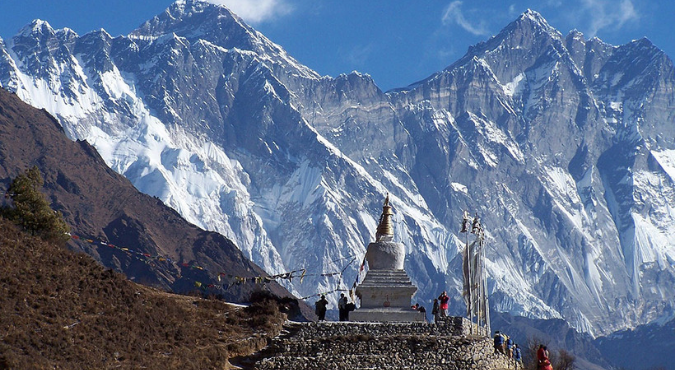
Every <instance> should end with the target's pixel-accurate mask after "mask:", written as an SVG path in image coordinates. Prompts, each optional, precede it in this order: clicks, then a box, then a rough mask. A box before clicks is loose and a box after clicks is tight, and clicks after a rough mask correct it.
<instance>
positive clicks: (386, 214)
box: [375, 193, 394, 242]
mask: <svg viewBox="0 0 675 370" xmlns="http://www.w3.org/2000/svg"><path fill="white" fill-rule="evenodd" d="M392 216H394V212H392V211H391V206H390V205H389V193H387V197H386V198H385V199H384V205H383V206H382V215H380V224H379V225H377V232H376V233H375V241H376V242H379V241H391V240H392V239H393V238H394V225H393V224H392V222H391V218H392Z"/></svg>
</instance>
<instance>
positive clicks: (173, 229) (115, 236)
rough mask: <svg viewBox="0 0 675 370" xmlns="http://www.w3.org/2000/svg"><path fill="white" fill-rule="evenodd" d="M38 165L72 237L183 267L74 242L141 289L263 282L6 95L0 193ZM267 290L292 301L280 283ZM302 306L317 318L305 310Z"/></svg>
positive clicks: (237, 292)
mask: <svg viewBox="0 0 675 370" xmlns="http://www.w3.org/2000/svg"><path fill="white" fill-rule="evenodd" d="M33 165H37V166H38V168H39V169H40V171H41V172H42V175H43V177H44V180H45V185H44V192H45V193H46V195H47V197H48V200H49V202H50V204H51V206H52V208H53V209H55V210H58V211H60V212H61V213H62V214H63V216H64V218H65V221H66V223H68V225H69V226H70V227H71V229H72V231H73V233H74V234H76V235H81V236H83V237H86V238H90V239H94V240H97V241H99V240H100V241H106V242H108V243H110V244H113V245H116V246H120V247H126V248H130V249H132V250H134V251H138V252H142V253H148V254H151V255H161V256H166V257H169V258H171V259H172V260H173V261H175V262H177V263H169V262H161V261H157V260H154V261H145V260H142V259H139V258H137V256H135V255H133V254H131V253H123V252H121V251H120V250H118V249H115V248H109V247H106V246H102V245H100V244H99V243H98V242H97V243H86V242H82V241H79V242H78V241H75V240H73V241H71V243H70V247H71V248H73V249H76V250H82V251H84V252H86V253H87V254H89V255H91V256H92V257H93V258H94V259H96V260H97V261H99V262H101V263H102V264H103V265H105V266H107V267H110V268H114V269H115V270H116V271H120V272H123V273H124V274H126V275H127V276H128V277H129V278H130V279H132V280H134V281H136V282H140V283H143V284H147V285H152V286H156V287H161V288H163V289H169V290H172V291H175V292H187V291H190V290H192V289H194V282H195V281H199V282H202V283H204V284H208V283H217V281H214V278H215V274H217V273H219V272H224V273H226V274H231V275H234V276H242V277H251V276H257V275H264V272H263V271H262V269H260V268H259V267H258V266H256V265H255V264H253V263H252V262H250V261H249V260H247V259H246V258H245V257H244V256H243V255H242V253H241V252H240V251H239V249H238V248H237V247H236V246H235V245H234V244H233V243H232V242H231V241H230V240H229V239H227V238H225V237H224V236H222V235H220V234H217V233H213V232H207V231H204V230H201V229H199V228H198V227H196V226H194V225H192V224H190V223H188V222H187V221H185V220H184V219H183V218H181V216H180V215H179V214H178V213H177V212H175V211H174V210H173V209H171V208H169V207H166V206H165V205H164V204H163V203H162V202H161V201H160V200H159V199H157V198H153V197H150V196H147V195H145V194H142V193H140V192H139V191H137V190H136V189H135V188H134V187H133V185H132V184H131V183H130V182H129V181H128V180H127V179H126V178H124V177H123V176H121V175H119V174H117V173H115V172H114V171H112V170H111V169H110V168H109V167H108V166H107V165H106V164H105V162H104V161H103V159H102V158H101V157H100V156H99V155H98V153H97V152H96V150H95V149H94V148H93V147H91V146H90V145H89V144H88V143H86V142H81V141H79V142H73V141H71V140H69V139H68V138H67V137H66V136H65V134H64V133H63V130H62V128H61V126H60V125H59V124H58V122H57V121H56V120H55V119H54V118H53V117H52V116H50V115H49V114H48V113H47V112H46V111H44V110H37V109H35V108H33V107H30V106H28V105H27V104H25V103H23V102H22V101H21V100H20V99H18V97H16V96H15V95H14V94H11V93H9V92H7V91H5V90H2V89H0V191H1V192H3V193H4V190H5V189H7V187H8V186H9V183H10V182H11V179H13V178H14V177H16V176H17V174H19V173H20V172H22V171H25V170H26V169H28V168H30V167H31V166H33ZM183 263H187V264H189V265H193V264H197V265H199V266H203V267H204V268H206V271H210V272H211V273H210V274H207V273H205V271H204V270H199V269H194V268H185V267H184V266H183ZM223 283H226V281H223ZM262 288H264V289H266V290H269V291H271V292H272V293H273V294H275V295H277V296H290V293H288V291H287V290H286V289H284V288H282V287H281V286H280V285H278V284H276V283H271V284H266V285H265V286H264V287H262ZM259 289H261V287H260V286H256V285H255V284H250V283H249V284H241V285H236V286H234V287H232V288H230V289H227V290H226V291H221V292H220V294H223V296H224V298H225V299H226V300H228V301H234V302H244V301H247V300H248V298H249V296H250V294H251V293H252V292H254V291H256V290H259ZM216 293H218V292H216ZM301 306H302V309H303V310H304V312H306V314H307V315H312V313H311V310H310V309H309V308H308V307H307V306H306V305H303V304H301Z"/></svg>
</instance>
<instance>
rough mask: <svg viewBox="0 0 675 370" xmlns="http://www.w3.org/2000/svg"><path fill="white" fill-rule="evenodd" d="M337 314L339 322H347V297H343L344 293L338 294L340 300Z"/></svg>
mask: <svg viewBox="0 0 675 370" xmlns="http://www.w3.org/2000/svg"><path fill="white" fill-rule="evenodd" d="M338 312H339V316H340V321H347V315H348V314H349V313H348V311H347V297H345V294H344V293H342V294H340V299H339V300H338Z"/></svg>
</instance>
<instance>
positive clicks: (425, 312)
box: [417, 303, 427, 322]
mask: <svg viewBox="0 0 675 370" xmlns="http://www.w3.org/2000/svg"><path fill="white" fill-rule="evenodd" d="M417 311H419V312H420V313H421V314H422V316H424V322H427V309H426V308H424V306H420V304H419V303H418V304H417Z"/></svg>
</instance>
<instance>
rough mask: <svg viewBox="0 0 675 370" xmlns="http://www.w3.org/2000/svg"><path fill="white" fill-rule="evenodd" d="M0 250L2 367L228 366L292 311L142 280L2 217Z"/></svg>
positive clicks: (278, 326)
mask: <svg viewBox="0 0 675 370" xmlns="http://www.w3.org/2000/svg"><path fill="white" fill-rule="evenodd" d="M0 259H1V260H2V264H0V369H110V368H122V369H129V368H133V369H142V368H149V369H223V368H227V367H228V364H229V363H228V358H229V357H232V356H237V355H242V354H249V353H251V352H253V351H255V350H258V349H260V348H261V347H262V346H264V345H265V344H266V338H267V337H268V336H270V335H276V334H277V333H278V332H279V330H280V329H281V325H282V324H283V322H284V319H285V315H282V314H280V313H279V310H278V308H277V306H276V305H275V304H273V303H272V302H270V301H261V302H259V303H254V304H252V305H251V306H250V307H248V308H245V309H242V308H238V307H234V306H231V305H228V304H226V303H224V302H221V301H217V300H204V299H201V298H195V297H189V296H180V295H173V294H168V293H164V292H161V291H158V290H156V289H153V288H148V287H145V286H143V285H139V284H135V283H133V282H130V281H128V280H126V279H125V278H124V277H123V276H122V275H121V274H118V273H116V272H113V271H112V270H110V269H105V268H103V267H101V266H100V265H99V264H98V263H96V262H95V261H94V260H93V259H91V257H89V256H87V255H84V254H82V253H74V252H72V251H69V250H66V249H65V248H61V247H58V246H55V245H52V244H49V243H46V242H44V241H42V240H40V239H37V238H35V237H30V236H28V235H27V234H24V233H23V232H21V231H19V230H18V228H16V227H14V226H13V225H12V224H11V223H9V222H8V221H6V220H4V219H2V218H0Z"/></svg>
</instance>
